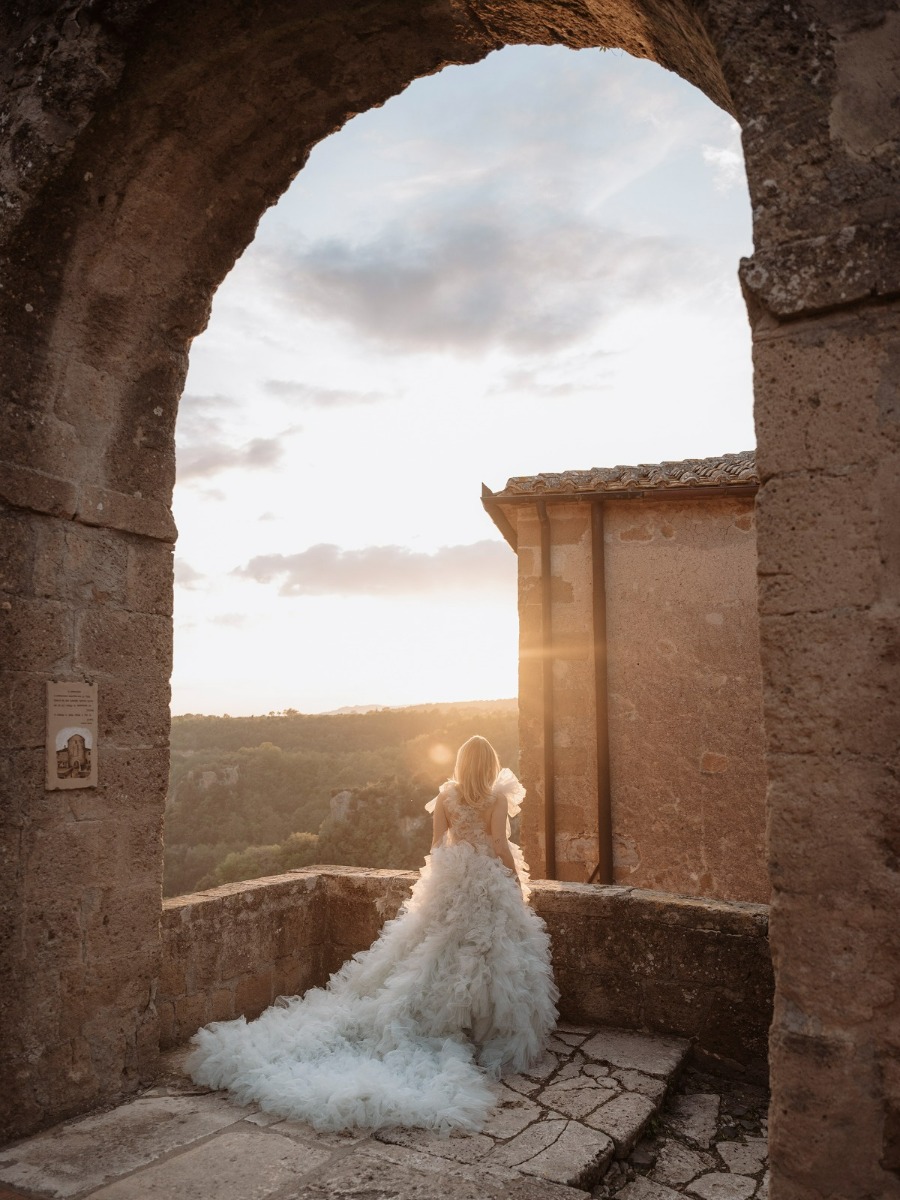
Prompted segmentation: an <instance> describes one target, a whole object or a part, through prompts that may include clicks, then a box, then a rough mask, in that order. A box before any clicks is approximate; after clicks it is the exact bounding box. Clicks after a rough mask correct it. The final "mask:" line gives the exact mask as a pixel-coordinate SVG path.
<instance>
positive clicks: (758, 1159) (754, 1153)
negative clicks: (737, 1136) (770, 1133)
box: [716, 1138, 769, 1175]
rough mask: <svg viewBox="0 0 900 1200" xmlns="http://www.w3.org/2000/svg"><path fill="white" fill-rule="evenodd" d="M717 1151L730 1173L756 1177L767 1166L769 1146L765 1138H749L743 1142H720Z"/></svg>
mask: <svg viewBox="0 0 900 1200" xmlns="http://www.w3.org/2000/svg"><path fill="white" fill-rule="evenodd" d="M716 1150H718V1152H719V1154H720V1155H721V1157H722V1161H723V1162H724V1164H725V1166H726V1167H727V1168H728V1170H729V1171H734V1172H736V1173H737V1174H738V1175H755V1174H756V1173H757V1172H758V1171H761V1170H762V1169H763V1167H764V1166H765V1165H766V1159H767V1158H768V1155H769V1144H768V1142H767V1141H766V1139H765V1138H747V1139H746V1141H743V1142H718V1143H717V1144H716Z"/></svg>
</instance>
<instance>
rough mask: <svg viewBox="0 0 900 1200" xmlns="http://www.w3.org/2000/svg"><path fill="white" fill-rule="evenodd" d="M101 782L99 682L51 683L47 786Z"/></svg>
mask: <svg viewBox="0 0 900 1200" xmlns="http://www.w3.org/2000/svg"><path fill="white" fill-rule="evenodd" d="M96 786H97V685H96V683H56V682H55V681H53V680H50V681H48V683H47V789H48V791H50V790H53V789H55V788H86V787H96Z"/></svg>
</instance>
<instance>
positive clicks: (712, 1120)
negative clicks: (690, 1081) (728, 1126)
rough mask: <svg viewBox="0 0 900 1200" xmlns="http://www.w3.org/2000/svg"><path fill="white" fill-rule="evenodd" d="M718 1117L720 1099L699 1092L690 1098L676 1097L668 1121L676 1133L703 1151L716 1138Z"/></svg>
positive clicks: (710, 1094)
mask: <svg viewBox="0 0 900 1200" xmlns="http://www.w3.org/2000/svg"><path fill="white" fill-rule="evenodd" d="M718 1117H719V1097H718V1096H716V1095H713V1094H712V1093H704V1092H697V1093H694V1094H693V1095H689V1096H676V1097H675V1099H674V1100H673V1101H672V1106H671V1109H670V1110H669V1115H668V1121H669V1124H670V1125H671V1127H672V1128H673V1129H674V1130H675V1131H676V1133H679V1134H681V1136H682V1137H684V1138H687V1139H688V1141H690V1142H693V1143H694V1145H695V1146H698V1147H699V1148H700V1149H701V1150H707V1149H708V1148H709V1147H710V1146H711V1145H712V1143H713V1139H714V1138H715V1136H716V1123H717V1121H718Z"/></svg>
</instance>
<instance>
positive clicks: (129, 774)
mask: <svg viewBox="0 0 900 1200" xmlns="http://www.w3.org/2000/svg"><path fill="white" fill-rule="evenodd" d="M0 22H2V26H0V27H2V31H3V41H4V46H5V64H6V72H5V74H6V78H7V79H8V81H9V85H10V86H9V92H8V98H7V110H6V112H7V117H8V119H7V121H6V124H5V129H6V134H7V136H6V140H5V144H4V147H3V152H2V160H0V174H2V178H3V182H4V184H5V186H6V188H7V190H8V198H7V202H6V206H5V207H4V208H3V210H2V215H0V239H2V252H3V262H4V268H3V282H4V287H3V290H2V292H0V310H2V318H3V319H2V325H3V348H2V354H0V364H2V365H0V370H2V373H3V379H4V384H5V396H6V407H5V410H4V418H3V420H4V424H3V433H2V437H0V455H2V458H3V460H4V463H3V466H2V474H0V479H2V485H0V487H2V495H3V498H4V500H5V508H4V510H3V512H2V521H3V529H4V535H3V536H4V543H5V547H6V560H7V562H6V566H5V567H4V571H5V576H4V583H5V586H6V588H7V600H6V602H5V604H4V607H3V610H2V618H3V621H4V625H5V641H4V653H3V662H4V667H5V670H6V671H7V672H8V673H9V680H8V685H7V688H6V691H5V693H4V698H5V704H6V708H5V711H4V713H3V744H4V747H5V750H6V751H7V753H6V756H5V759H4V761H5V769H6V777H5V781H6V788H7V792H8V800H7V815H6V817H5V818H4V821H5V823H4V826H3V842H2V845H3V851H4V859H5V862H6V863H7V864H8V865H7V866H6V868H5V870H4V873H3V876H2V879H3V887H4V889H6V891H7V892H8V895H7V897H6V905H5V912H6V913H7V916H6V918H5V920H6V929H5V930H4V934H5V944H6V947H7V952H8V956H9V957H8V962H9V970H8V972H7V979H8V980H10V981H11V986H9V987H8V989H7V991H6V993H5V995H4V997H3V1027H4V1031H5V1033H6V1043H7V1044H6V1047H5V1049H6V1053H7V1055H8V1057H7V1060H6V1065H5V1066H4V1072H3V1077H4V1080H5V1081H6V1087H5V1088H4V1095H3V1098H2V1101H0V1103H2V1104H3V1105H5V1106H6V1107H7V1113H6V1114H5V1121H4V1123H5V1125H6V1128H7V1129H8V1131H9V1132H10V1133H13V1134H14V1133H19V1132H25V1131H27V1130H29V1129H32V1128H35V1127H37V1126H38V1125H39V1124H41V1123H43V1122H46V1121H49V1120H53V1119H58V1118H59V1117H61V1116H63V1115H66V1114H67V1113H69V1112H74V1111H78V1110H80V1109H83V1108H85V1107H87V1106H89V1105H91V1104H94V1103H97V1102H100V1101H102V1100H103V1099H104V1098H106V1097H109V1096H112V1095H115V1094H117V1093H119V1092H121V1091H123V1090H125V1091H127V1090H129V1089H133V1088H135V1087H136V1086H137V1084H138V1082H139V1079H140V1078H141V1077H142V1076H146V1075H147V1074H148V1073H150V1072H152V1070H153V1066H154V1061H155V1056H156V1054H157V1044H158V1037H157V1033H158V1031H157V1025H156V1018H155V1012H154V1007H153V997H154V994H155V987H156V980H157V977H158V974H159V950H158V920H159V874H160V864H161V838H160V824H161V819H162V805H163V798H164V793H165V785H166V764H167V738H168V677H169V671H170V658H171V649H170V638H171V620H170V611H171V609H170V604H171V548H172V542H173V540H174V535H175V530H174V526H173V523H172V518H171V511H170V500H171V489H172V484H173V480H174V454H173V429H174V422H175V412H176V407H177V403H178V397H179V395H180V391H181V387H182V383H183V379H184V374H185V370H186V366H187V353H188V346H189V343H190V339H191V338H192V337H193V336H195V335H196V334H197V333H198V332H199V331H200V330H201V329H202V328H203V325H204V323H205V320H206V317H207V314H208V310H209V305H210V301H211V297H212V294H213V292H214V289H215V288H216V286H217V285H218V283H219V282H220V281H221V279H222V278H223V277H224V275H225V273H226V272H227V270H228V269H229V267H230V266H231V264H232V263H233V261H234V259H235V257H236V256H237V255H238V254H239V253H240V252H241V250H242V249H243V248H244V246H245V245H246V244H247V243H248V242H249V240H250V238H251V237H252V235H253V230H254V228H255V225H256V222H257V220H258V219H259V216H260V215H261V213H262V212H263V211H264V210H265V208H266V207H267V206H268V205H270V204H271V203H273V202H274V200H275V199H276V198H277V196H278V195H279V194H280V193H281V192H282V191H283V190H284V188H285V187H286V186H287V184H288V183H289V182H290V180H291V178H292V177H293V175H294V174H295V173H296V172H297V170H299V169H300V167H301V166H302V164H303V162H304V161H305V158H306V155H307V154H308V152H309V150H310V148H311V147H312V146H313V145H314V144H315V143H316V142H317V141H319V140H320V139H321V138H323V137H325V136H326V135H327V134H328V133H330V132H332V131H333V130H334V129H336V128H338V127H339V126H340V125H341V124H342V123H343V122H344V121H345V120H346V119H347V118H348V116H350V115H351V114H353V113H355V112H358V111H361V110H363V109H366V108H369V107H372V106H373V105H377V104H379V103H382V102H383V101H384V100H385V99H387V98H388V97H390V96H391V95H393V94H395V93H396V92H398V91H400V90H401V89H402V88H403V87H405V86H406V85H407V84H408V83H409V82H410V81H411V80H412V79H414V78H416V77H417V76H420V75H423V74H427V73H429V72H431V71H435V70H438V69H440V67H442V66H444V65H446V64H448V63H451V62H456V63H462V62H472V61H476V60H478V59H479V58H482V57H483V56H484V55H485V54H487V53H488V52H489V51H491V50H492V49H495V48H497V47H499V46H501V45H505V44H509V43H515V42H533V43H563V44H566V45H569V46H572V47H576V48H578V47H587V46H601V45H606V46H619V47H621V48H623V49H625V50H626V51H628V52H630V53H632V54H635V55H638V56H641V57H648V58H653V59H655V60H656V61H657V62H659V63H660V64H662V65H663V66H666V67H668V68H670V69H672V70H675V71H677V72H678V73H679V74H681V75H682V76H683V77H684V78H686V79H688V80H690V81H691V82H693V83H695V84H696V85H697V86H698V87H700V88H701V89H702V90H703V91H705V92H706V94H707V95H709V96H710V97H711V98H712V99H713V100H714V101H715V102H716V103H718V104H720V105H722V106H723V107H725V108H727V109H729V111H732V112H733V113H734V114H735V115H736V117H737V118H738V120H739V121H740V123H741V125H742V128H743V137H744V148H745V158H746V163H747V170H748V176H749V182H750V191H751V199H752V203H753V207H754V232H755V242H756V252H755V254H754V257H753V259H752V260H751V261H749V262H747V263H745V264H744V265H743V268H742V279H743V282H744V287H745V293H746V295H747V300H748V308H749V312H750V317H751V322H752V325H753V333H754V347H755V350H754V353H755V365H756V419H757V430H758V442H759V448H758V454H759V463H760V469H761V476H762V480H763V486H762V489H761V494H760V503H759V514H760V530H759V548H760V605H761V618H762V641H763V657H764V672H765V679H766V703H767V722H768V746H769V760H768V761H769V771H770V788H769V794H770V858H771V870H772V879H773V885H774V903H773V921H772V931H773V934H772V936H773V948H774V953H775V962H776V969H777V973H778V1006H777V1011H776V1021H775V1026H774V1030H773V1038H772V1052H773V1057H772V1068H773V1084H774V1102H773V1109H774V1112H773V1126H772V1132H773V1147H772V1156H773V1180H774V1183H773V1190H774V1194H775V1195H777V1196H780V1197H788V1196H797V1197H801V1196H803V1197H810V1196H814V1195H824V1194H832V1193H833V1192H834V1191H840V1193H841V1194H842V1195H845V1196H848V1197H850V1196H864V1195H874V1194H887V1191H889V1190H890V1189H891V1188H894V1189H896V1188H897V1186H898V1175H897V1172H898V1171H900V1099H898V1093H900V1080H898V1079H897V1078H896V1077H895V1076H892V1075H891V1069H892V1068H891V1066H890V1063H891V1061H892V1059H891V1055H892V1053H893V1054H894V1055H896V1052H897V1049H898V1045H897V1041H898V1035H897V1030H896V1025H897V1014H896V955H897V950H898V946H897V938H898V932H897V924H896V920H895V917H894V914H895V913H896V912H897V911H898V909H900V874H898V871H897V856H898V853H900V845H898V830H897V826H896V816H895V813H896V802H895V796H896V775H895V774H894V775H892V773H891V772H892V771H895V769H896V759H895V757H894V756H895V743H896V729H897V725H898V722H897V707H898V700H897V691H896V688H895V687H892V686H891V685H892V683H893V678H892V673H893V672H894V671H895V669H896V646H897V621H898V598H900V579H898V575H900V546H898V544H897V541H896V529H897V528H900V499H898V488H897V483H896V481H897V478H898V475H900V472H898V467H900V401H898V399H897V387H898V376H900V365H898V364H900V335H898V315H900V314H898V303H897V294H898V291H900V288H898V283H900V271H898V264H897V249H896V247H897V245H898V239H897V237H896V214H897V207H898V204H900V201H898V195H900V190H898V188H897V181H896V178H892V171H896V169H897V168H896V164H897V162H898V160H900V156H898V154H897V147H896V139H897V132H898V131H897V118H896V115H895V112H894V110H893V109H892V107H891V103H890V99H891V96H892V95H893V94H894V93H895V91H896V86H895V85H892V84H891V70H892V62H893V61H894V60H892V58H891V54H892V46H894V45H896V41H897V35H898V29H900V19H898V13H897V11H896V7H895V6H894V5H893V4H891V3H890V0H865V2H864V3H862V4H855V5H852V6H851V5H844V4H841V3H839V2H838V0H797V2H796V3H794V4H788V5H784V4H781V3H777V4H775V3H770V2H768V0H751V2H750V3H746V4H743V5H737V4H735V3H733V0H702V2H700V0H671V2H666V3H660V2H659V0H583V3H579V4H561V3H554V2H553V0H541V2H530V3H526V2H524V0H451V2H450V3H447V4H441V5H433V6H427V7H423V8H422V9H420V10H416V11H415V13H414V14H413V13H412V12H411V10H410V7H409V5H408V4H406V3H403V2H402V0H374V2H373V3H371V4H367V5H358V4H351V3H349V2H343V3H339V4H328V5H324V4H323V5H321V6H318V7H313V6H308V7H306V8H305V10H304V11H303V12H302V13H298V7H297V6H296V5H295V4H294V3H292V2H291V0H273V2H272V3H267V4H265V5H260V6H247V5H246V4H244V3H242V2H241V0H202V2H201V3H198V4H194V5H190V6H185V5H180V4H178V3H176V2H175V0H158V2H152V0H124V2H123V3H112V2H110V3H100V4H97V5H95V6H93V7H91V8H87V7H86V6H84V5H79V4H77V3H75V2H74V0H60V2H58V3H53V0H45V2H44V3H43V4H42V5H41V6H40V11H39V12H38V10H37V6H31V8H30V9H28V10H27V11H26V10H24V9H20V8H19V7H14V8H12V9H9V10H8V11H7V12H6V13H5V14H4V15H3V17H2V18H0ZM573 119H577V114H573ZM83 677H91V678H95V679H97V680H98V681H99V683H100V696H101V711H100V735H101V746H102V749H101V754H102V759H101V761H102V763H103V767H102V782H101V787H100V788H99V789H97V790H96V791H90V792H71V793H61V792H45V791H44V788H43V751H42V749H41V747H42V745H43V737H44V735H43V729H44V719H43V711H42V705H43V685H44V681H45V680H47V679H50V678H69V679H71V678H83ZM892 821H893V822H894V824H893V825H892V824H891V822H892ZM892 996H893V997H894V999H893V1000H892V999H891V997H892ZM843 1181H846V1182H843Z"/></svg>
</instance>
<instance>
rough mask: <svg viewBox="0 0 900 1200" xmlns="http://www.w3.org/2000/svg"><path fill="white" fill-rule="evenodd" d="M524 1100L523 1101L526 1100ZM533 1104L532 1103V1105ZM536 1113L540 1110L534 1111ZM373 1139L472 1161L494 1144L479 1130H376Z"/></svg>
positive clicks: (442, 1156) (454, 1158) (481, 1156)
mask: <svg viewBox="0 0 900 1200" xmlns="http://www.w3.org/2000/svg"><path fill="white" fill-rule="evenodd" d="M526 1103H527V1101H526ZM534 1107H535V1108H536V1107H537V1106H536V1105H535V1106H534ZM538 1112H540V1110H538ZM375 1140H376V1141H379V1142H382V1143H384V1144H386V1145H390V1146H405V1147H407V1149H410V1150H420V1151H421V1152H422V1153H423V1154H432V1155H436V1156H437V1157H438V1158H452V1159H453V1160H454V1161H455V1162H462V1163H474V1162H477V1161H478V1159H480V1158H484V1157H485V1155H487V1154H490V1152H491V1151H492V1150H493V1149H494V1143H493V1142H492V1141H491V1139H490V1138H489V1137H485V1136H484V1135H483V1134H481V1133H467V1134H456V1135H454V1134H451V1135H450V1137H441V1136H440V1134H437V1133H433V1132H432V1131H431V1130H430V1129H403V1128H400V1127H399V1126H397V1127H395V1128H391V1129H379V1130H378V1132H377V1133H376V1134H375Z"/></svg>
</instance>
